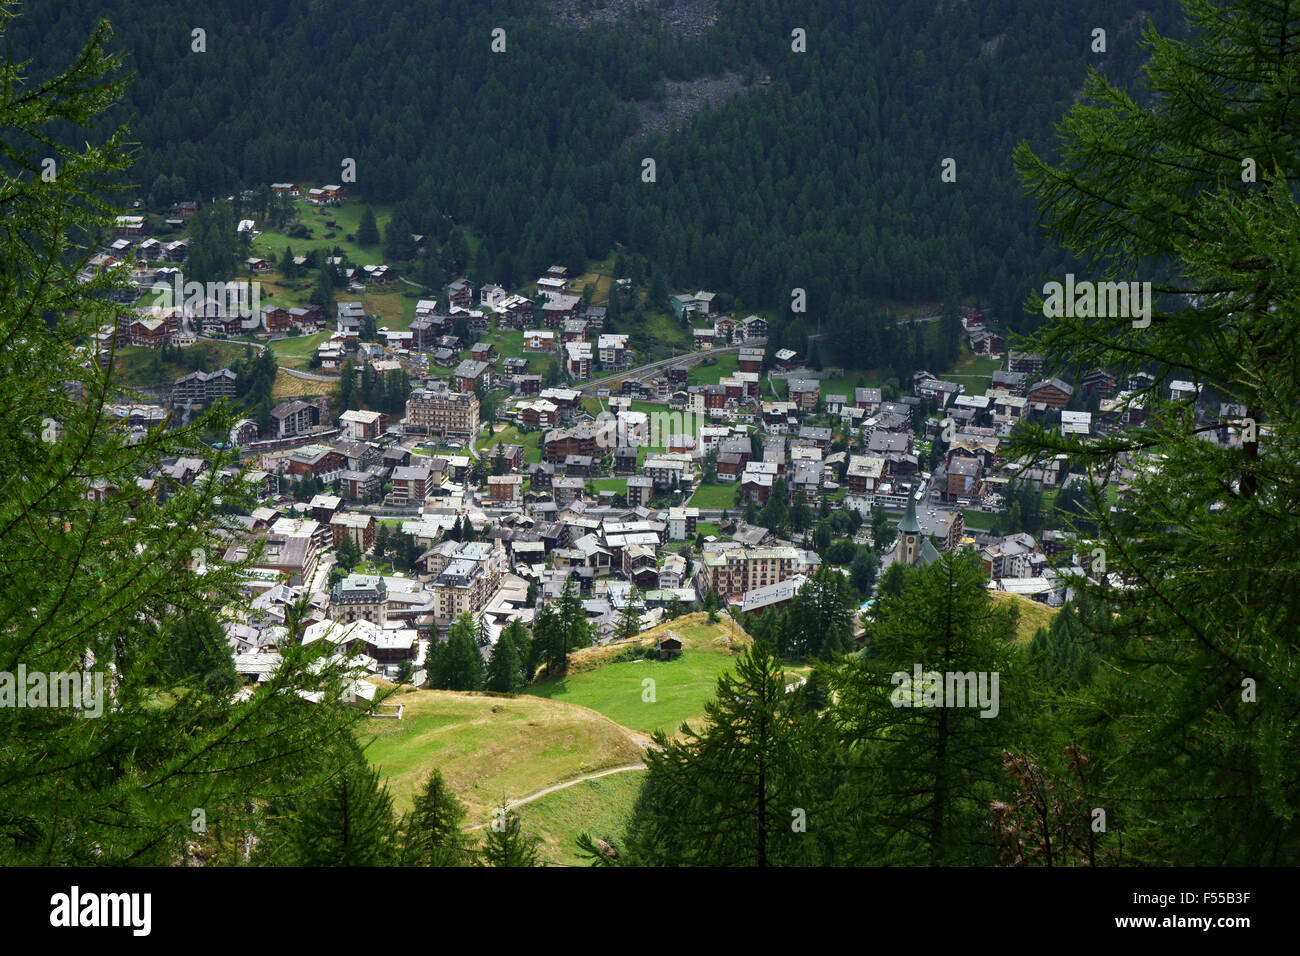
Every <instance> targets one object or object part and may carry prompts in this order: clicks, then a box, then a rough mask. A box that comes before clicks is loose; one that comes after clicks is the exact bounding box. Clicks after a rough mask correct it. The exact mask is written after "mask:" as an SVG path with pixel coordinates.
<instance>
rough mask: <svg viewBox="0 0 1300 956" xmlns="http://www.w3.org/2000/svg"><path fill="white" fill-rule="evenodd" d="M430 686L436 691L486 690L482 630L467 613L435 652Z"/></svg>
mask: <svg viewBox="0 0 1300 956" xmlns="http://www.w3.org/2000/svg"><path fill="white" fill-rule="evenodd" d="M430 654H431V660H430V662H429V686H430V687H431V688H433V689H434V690H482V689H483V682H484V680H485V678H486V669H485V667H484V665H483V654H482V652H481V651H480V650H479V644H478V628H477V627H475V625H474V618H473V617H471V616H470V614H469V612H468V611H466V612H465V613H464V614H462V615H461V616H460V617H459V618H457V619H456V623H455V624H453V625H452V626H451V630H450V631H448V632H447V639H446V640H445V641H441V642H437V643H436V647H435V648H434V649H433V650H431V652H430Z"/></svg>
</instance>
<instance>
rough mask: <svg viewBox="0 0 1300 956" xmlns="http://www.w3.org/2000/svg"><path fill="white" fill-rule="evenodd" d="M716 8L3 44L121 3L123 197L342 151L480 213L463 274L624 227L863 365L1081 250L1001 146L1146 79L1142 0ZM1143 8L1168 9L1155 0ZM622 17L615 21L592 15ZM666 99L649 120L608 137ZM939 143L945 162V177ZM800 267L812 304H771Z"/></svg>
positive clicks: (451, 14)
mask: <svg viewBox="0 0 1300 956" xmlns="http://www.w3.org/2000/svg"><path fill="white" fill-rule="evenodd" d="M707 6H708V5H703V4H690V3H683V4H674V5H670V6H669V7H668V8H667V9H666V10H665V9H661V8H660V7H658V6H654V5H648V4H639V3H619V4H605V5H604V7H605V9H606V12H604V13H600V14H599V15H598V14H597V13H596V11H597V5H596V4H594V3H593V4H584V3H578V4H565V5H564V9H565V11H571V12H572V13H573V14H574V16H575V17H577V18H579V19H578V21H575V22H580V23H581V24H582V26H583V27H584V29H579V28H577V27H575V26H572V25H570V24H569V22H566V21H563V20H556V19H553V18H552V17H551V16H550V10H549V9H548V4H547V3H546V2H544V0H508V2H502V3H494V4H479V3H474V2H470V0H377V2H375V3H372V4H368V5H367V7H366V14H365V16H357V15H356V10H355V8H354V6H353V5H352V4H349V3H346V2H344V0H311V2H310V3H309V2H307V0H288V2H286V3H284V4H277V5H273V6H270V7H268V6H266V5H264V4H253V3H249V2H246V0H241V2H235V3H223V4H213V3H209V2H199V3H197V4H192V5H186V6H185V7H184V8H183V9H182V8H180V7H177V6H176V5H172V4H164V3H161V2H158V0H142V2H131V3H127V2H125V0H105V2H94V3H92V2H90V0H67V2H64V3H60V4H45V5H38V6H32V7H31V8H30V9H25V10H24V16H23V17H22V18H20V19H19V20H17V21H16V22H15V24H14V29H13V42H14V57H15V59H22V58H24V57H26V56H31V57H33V60H34V62H33V65H32V68H31V71H30V72H31V73H32V75H33V76H34V77H36V78H39V77H40V76H42V74H43V72H44V71H45V70H46V69H47V68H49V67H50V66H51V65H52V64H55V63H62V62H66V61H67V60H69V59H70V58H71V57H72V56H73V55H74V54H75V50H76V49H77V47H78V46H79V44H80V43H81V42H82V39H83V38H84V36H85V32H86V28H87V24H88V23H90V22H91V21H92V20H93V19H94V18H96V17H107V18H108V19H110V20H111V22H112V24H113V31H114V32H113V36H114V41H115V43H117V44H118V45H119V46H118V49H120V50H122V51H123V52H124V53H125V54H126V66H127V68H129V69H131V70H133V71H135V73H136V74H137V76H136V79H135V81H134V82H133V83H131V84H130V86H129V87H128V90H127V96H126V101H125V102H124V103H123V105H122V106H121V107H120V108H118V109H117V110H115V111H113V113H112V114H111V115H110V116H109V117H107V120H106V122H111V123H113V124H117V123H120V122H123V121H125V120H127V118H128V117H129V118H131V126H132V135H133V136H134V137H135V138H136V139H138V140H139V141H140V142H141V144H142V147H143V148H142V150H141V157H140V162H139V164H138V165H137V167H135V168H134V169H133V170H132V173H131V175H132V177H133V181H134V184H135V189H134V190H133V196H136V197H139V198H142V199H146V200H148V201H149V204H150V206H151V207H153V208H158V206H160V205H161V206H164V207H165V206H166V204H168V203H170V202H172V201H175V200H178V199H192V198H196V197H197V198H199V199H201V200H202V201H203V202H205V203H206V202H208V201H209V200H210V199H211V198H212V197H213V196H217V195H225V194H228V193H232V192H235V191H236V190H238V189H239V188H241V187H252V186H265V184H267V183H269V182H273V181H286V180H293V181H298V182H306V183H312V184H321V183H329V182H336V181H339V180H340V179H344V177H343V176H342V171H343V169H344V168H345V166H346V162H345V161H346V160H354V161H355V166H356V176H355V180H345V182H347V185H348V189H349V194H350V196H352V197H360V198H361V199H363V200H364V201H365V202H366V203H372V204H375V206H376V208H377V209H380V208H388V207H391V208H392V212H393V215H394V216H397V215H402V216H404V217H405V218H406V220H407V221H409V222H410V225H411V231H412V232H418V233H421V234H425V235H428V236H430V237H432V239H433V240H434V242H435V243H437V244H439V245H443V244H446V243H448V242H450V241H451V239H452V235H453V225H454V224H456V223H460V224H469V225H470V226H472V231H473V235H474V240H473V241H468V240H466V239H465V238H464V237H462V239H461V246H460V247H458V248H456V249H454V250H453V251H452V252H445V251H444V250H440V252H443V253H444V254H443V255H442V256H441V257H442V258H443V259H445V260H446V261H447V263H448V265H449V266H451V267H452V268H456V267H459V266H463V267H464V268H465V269H466V271H467V272H468V274H469V275H470V277H471V279H473V280H474V281H475V282H479V283H481V282H485V281H491V282H498V283H501V284H503V285H505V286H507V287H516V286H518V285H519V284H520V283H522V282H525V281H527V280H528V279H531V278H532V277H534V276H536V275H538V274H539V272H540V271H541V270H544V269H545V268H546V267H547V266H548V265H549V264H551V263H552V262H558V263H562V264H565V265H567V266H568V267H569V268H570V270H571V271H574V272H581V271H582V269H583V267H584V266H585V264H586V263H587V261H588V260H589V259H592V258H599V257H603V256H605V255H607V254H608V253H609V251H610V250H611V249H613V248H615V245H616V243H621V244H623V245H624V246H625V247H626V248H627V250H628V253H629V255H632V256H635V257H636V258H638V259H640V260H641V264H640V267H639V268H640V270H641V271H642V272H643V274H645V276H646V277H647V278H648V279H651V280H652V281H653V282H654V283H655V284H654V285H651V286H650V288H652V289H654V290H655V293H656V294H655V295H654V297H653V298H654V299H655V300H656V301H655V302H654V303H652V304H653V305H654V306H656V307H661V306H662V297H661V295H660V294H659V293H661V292H666V291H668V290H671V289H674V288H686V287H690V288H701V287H702V288H715V289H718V290H720V291H721V292H723V293H725V294H726V295H727V296H729V297H731V298H730V299H729V300H728V303H727V304H728V307H729V308H745V309H750V310H755V309H768V310H776V311H777V312H778V313H779V314H780V315H781V316H783V317H784V319H785V320H787V321H784V322H781V323H777V326H776V328H774V330H773V336H774V338H776V339H779V340H783V341H789V342H793V343H795V344H796V345H797V346H801V345H802V338H803V336H804V335H805V334H806V333H807V332H809V331H813V330H815V329H821V330H822V331H824V332H826V333H828V334H829V335H830V337H831V338H830V341H829V342H828V343H824V344H825V345H826V346H827V347H828V348H829V347H833V348H834V349H835V350H836V351H838V352H839V353H840V354H838V355H837V361H838V362H839V363H841V364H843V365H845V366H846V367H850V368H872V367H878V366H882V365H887V366H890V367H892V368H894V369H895V370H896V371H898V373H899V374H900V375H901V374H904V373H905V374H907V375H910V374H911V372H912V370H914V369H915V368H916V367H917V365H918V364H923V363H918V362H917V361H916V360H917V358H918V354H917V353H918V352H920V351H922V347H921V346H920V345H919V344H918V343H917V342H916V341H915V340H914V339H913V338H912V336H911V335H910V333H909V334H906V335H904V334H899V333H898V332H896V331H895V329H894V324H893V318H892V316H890V315H889V314H888V311H887V309H888V307H889V306H890V304H891V303H896V302H900V301H913V300H917V299H922V298H931V299H933V298H937V297H940V296H944V295H947V294H948V293H949V292H950V291H952V290H954V289H955V290H958V291H960V292H961V293H963V294H967V295H976V296H979V297H980V298H981V299H983V300H984V301H985V302H986V303H987V304H989V305H991V306H992V308H993V310H994V313H995V315H997V316H998V317H999V318H1001V319H1003V320H1004V321H1007V322H1011V323H1013V324H1014V323H1017V322H1020V321H1021V320H1022V316H1021V304H1022V302H1023V300H1024V298H1025V293H1026V292H1027V291H1028V289H1029V288H1031V287H1033V286H1034V285H1036V280H1037V279H1038V277H1039V276H1040V275H1041V274H1042V273H1044V272H1052V273H1056V272H1061V271H1063V270H1064V268H1065V267H1067V266H1070V265H1072V263H1071V262H1070V261H1069V260H1068V259H1066V258H1065V257H1063V256H1062V255H1061V254H1060V253H1058V252H1056V251H1054V250H1052V249H1051V248H1050V247H1047V246H1045V245H1043V244H1041V243H1039V242H1038V241H1037V226H1036V219H1035V216H1034V215H1033V213H1032V210H1031V207H1030V204H1029V202H1028V200H1027V198H1026V197H1025V196H1024V195H1023V194H1022V191H1021V188H1020V185H1019V183H1018V181H1017V179H1016V177H1015V176H1014V175H1012V169H1011V161H1010V150H1011V147H1012V146H1013V145H1014V144H1015V143H1016V142H1018V141H1020V140H1025V141H1028V142H1030V143H1031V144H1032V145H1034V146H1038V147H1043V148H1045V149H1048V148H1050V144H1051V141H1052V126H1053V123H1054V122H1055V120H1056V118H1057V117H1058V116H1060V114H1061V112H1062V110H1063V108H1064V107H1066V106H1067V105H1068V104H1069V102H1070V101H1071V99H1072V98H1073V97H1074V95H1075V94H1076V91H1077V90H1078V89H1080V87H1081V85H1082V80H1083V77H1084V74H1085V72H1086V71H1087V69H1089V68H1090V67H1097V68H1099V69H1101V70H1103V71H1105V72H1106V73H1108V74H1110V75H1114V76H1116V77H1118V78H1120V79H1121V80H1127V79H1129V78H1131V77H1132V76H1133V75H1134V74H1135V72H1136V70H1137V69H1138V67H1139V66H1140V65H1141V63H1142V62H1143V61H1144V60H1145V58H1146V52H1145V51H1144V50H1142V49H1141V47H1140V46H1139V45H1138V42H1137V41H1138V37H1139V31H1140V28H1141V26H1142V20H1141V17H1137V16H1134V14H1135V12H1136V10H1135V5H1134V4H1133V3H1132V0H1081V2H1079V3H1075V4H1071V5H1070V9H1069V10H1068V11H1066V10H1063V9H1062V8H1061V7H1060V5H1052V4H1022V3H1016V2H1014V0H996V2H988V3H981V4H973V3H965V4H937V3H935V2H933V0H924V2H922V0H892V2H886V3H877V4H863V3H858V2H854V0H823V2H820V3H817V4H813V5H809V4H806V3H804V2H803V0H720V2H718V3H717V5H716V17H717V19H716V22H713V24H712V25H711V26H709V25H708V24H707V22H705V19H704V18H703V17H702V16H701V15H700V12H701V10H705V9H706V8H707ZM1143 7H1144V9H1143V11H1142V12H1143V13H1146V14H1148V15H1149V16H1150V17H1151V18H1152V20H1153V21H1154V22H1155V23H1156V25H1157V26H1159V27H1161V28H1164V29H1166V30H1168V29H1175V30H1176V29H1177V28H1178V26H1179V20H1178V19H1177V18H1176V16H1174V14H1173V8H1174V4H1173V2H1172V0H1151V2H1149V3H1146V4H1144V5H1143ZM609 13H623V14H624V15H625V17H627V18H632V19H631V20H628V19H621V20H619V21H617V22H615V23H607V22H597V21H603V20H604V19H605V17H606V15H607V14H609ZM707 16H708V19H710V20H711V18H712V16H713V13H712V11H711V10H708V14H707ZM1092 23H1100V24H1110V25H1111V26H1110V28H1109V31H1110V32H1109V38H1108V43H1109V46H1108V49H1107V52H1106V53H1105V54H1104V55H1097V54H1094V53H1092V52H1091V50H1090V48H1089V36H1088V33H1087V31H1086V30H1080V29H1079V27H1078V25H1079V24H1092ZM336 24H347V29H338V28H335V26H334V25H336ZM691 24H693V26H691V27H690V29H682V26H683V25H691ZM195 29H201V30H203V31H205V33H204V35H203V42H202V44H201V49H196V45H197V41H194V40H192V39H191V37H192V31H194V30H195ZM792 29H798V30H801V31H803V34H802V35H801V39H800V40H799V41H798V42H797V43H796V41H794V40H792V38H791V33H792ZM493 31H503V33H501V34H500V37H501V39H502V40H503V42H504V44H505V45H504V46H503V47H502V46H498V49H497V50H496V51H494V50H493V48H492V46H491V39H490V38H491V37H492V36H493V35H494V34H493ZM160 38H168V39H163V40H161V41H160ZM756 63H761V64H764V69H765V70H769V71H770V77H771V81H770V83H765V82H762V81H763V80H766V78H767V76H768V75H769V74H767V73H765V74H764V75H763V76H762V77H758V78H757V79H756V78H755V76H754V74H755V72H756V71H755V68H754V64H756ZM337 76H348V77H351V78H352V82H349V83H346V84H339V83H335V82H332V80H333V78H335V77H337ZM715 87H716V88H717V92H718V93H719V94H720V95H718V96H716V97H715V96H713V95H712V94H711V93H710V91H711V90H713V89H714V88H715ZM682 91H686V92H687V94H688V95H687V97H686V98H685V99H683V97H682V96H681V95H680V94H681V92H682ZM692 93H693V94H695V95H694V96H691V95H689V94H692ZM726 93H731V94H732V95H730V96H727V97H726V98H723V96H722V95H721V94H726ZM358 102H364V103H368V104H372V106H371V107H369V108H367V109H365V110H357V109H356V108H355V105H356V103H358ZM705 102H708V103H711V104H712V106H711V107H710V108H706V109H702V110H700V111H699V112H698V113H695V114H694V115H693V117H691V118H690V119H689V121H683V122H680V123H679V122H676V120H677V118H679V116H681V115H684V114H685V113H686V112H690V111H691V110H693V109H694V108H695V106H699V105H702V104H703V103H705ZM684 103H685V104H689V105H690V108H689V109H685V108H683V106H682V104H684ZM634 104H640V105H643V106H644V107H645V109H644V110H642V109H640V107H639V106H638V105H634ZM664 114H671V115H672V117H673V122H671V123H670V125H669V126H668V128H666V129H665V130H664V131H663V132H662V133H653V134H651V135H649V136H648V137H645V138H639V139H636V140H634V141H632V142H629V143H627V144H626V145H624V143H625V140H627V138H628V137H629V136H631V135H632V134H633V133H635V131H636V130H637V129H638V128H640V127H641V126H642V125H643V124H648V125H658V124H659V123H660V122H661V119H662V116H663V115H664ZM448 131H454V135H447V133H448ZM646 158H651V159H654V160H655V163H656V168H657V174H656V176H655V177H654V179H653V181H652V182H647V181H643V179H642V170H643V160H644V159H646ZM945 158H947V159H952V160H953V161H954V162H955V163H956V167H955V168H956V175H957V178H956V180H955V181H951V182H945V181H944V180H942V179H941V178H940V175H939V174H940V164H941V162H942V160H944V159H945ZM127 198H133V197H132V196H128V197H127ZM349 206H352V200H351V199H349V201H348V203H347V204H346V206H345V208H347V207H349ZM435 284H436V283H435ZM794 288H803V289H806V291H807V293H808V301H809V303H810V305H809V309H808V312H807V313H806V314H804V315H791V314H790V313H789V311H788V310H789V308H790V303H791V290H792V289H794ZM932 364H940V363H939V362H934V363H932Z"/></svg>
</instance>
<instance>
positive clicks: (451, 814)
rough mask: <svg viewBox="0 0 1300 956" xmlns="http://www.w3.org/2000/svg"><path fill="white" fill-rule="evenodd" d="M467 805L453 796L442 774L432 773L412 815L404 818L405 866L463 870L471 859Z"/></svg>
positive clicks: (402, 826) (415, 804)
mask: <svg viewBox="0 0 1300 956" xmlns="http://www.w3.org/2000/svg"><path fill="white" fill-rule="evenodd" d="M464 821H465V805H464V804H463V803H461V802H460V800H459V799H457V797H456V795H455V794H454V793H452V791H451V788H450V787H448V786H447V783H446V781H445V780H443V777H442V773H441V772H440V771H438V770H433V771H432V772H430V774H429V776H428V778H427V779H426V780H425V782H424V786H423V787H422V788H421V789H420V791H419V792H418V793H417V794H416V795H415V799H414V801H413V805H412V807H411V811H410V813H408V814H406V815H405V816H404V817H403V818H402V825H401V827H400V830H401V834H402V856H401V860H400V862H401V864H402V865H404V866H463V865H464V864H465V863H466V862H467V860H468V859H469V855H468V848H467V846H466V838H465V834H464V833H463V832H462V831H461V826H462V825H463V823H464Z"/></svg>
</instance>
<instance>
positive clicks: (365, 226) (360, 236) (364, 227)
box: [357, 206, 379, 246]
mask: <svg viewBox="0 0 1300 956" xmlns="http://www.w3.org/2000/svg"><path fill="white" fill-rule="evenodd" d="M357 245H359V246H377V245H379V227H378V226H377V225H376V224H375V213H374V211H373V210H372V209H371V208H370V207H369V206H367V207H366V208H365V209H363V210H362V211H361V221H360V222H359V223H358V224H357Z"/></svg>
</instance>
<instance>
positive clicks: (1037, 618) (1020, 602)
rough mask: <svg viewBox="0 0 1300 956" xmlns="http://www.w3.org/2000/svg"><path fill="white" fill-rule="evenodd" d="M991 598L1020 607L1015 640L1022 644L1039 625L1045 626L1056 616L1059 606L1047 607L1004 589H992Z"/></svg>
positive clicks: (1029, 638)
mask: <svg viewBox="0 0 1300 956" xmlns="http://www.w3.org/2000/svg"><path fill="white" fill-rule="evenodd" d="M993 600H995V601H1000V602H1006V601H1014V602H1015V604H1016V606H1017V607H1018V608H1019V609H1020V620H1019V622H1018V623H1017V624H1016V640H1018V641H1020V643H1022V644H1028V643H1029V641H1031V640H1032V639H1033V637H1034V632H1035V631H1037V630H1038V629H1039V628H1040V627H1047V626H1048V625H1049V624H1051V623H1052V618H1054V617H1056V614H1057V612H1058V611H1059V610H1060V609H1059V608H1054V607H1048V606H1047V605H1046V604H1039V603H1038V602H1037V601H1032V600H1030V599H1029V598H1027V597H1021V596H1020V595H1019V594H1008V593H1007V592H1006V591H994V592H993Z"/></svg>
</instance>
